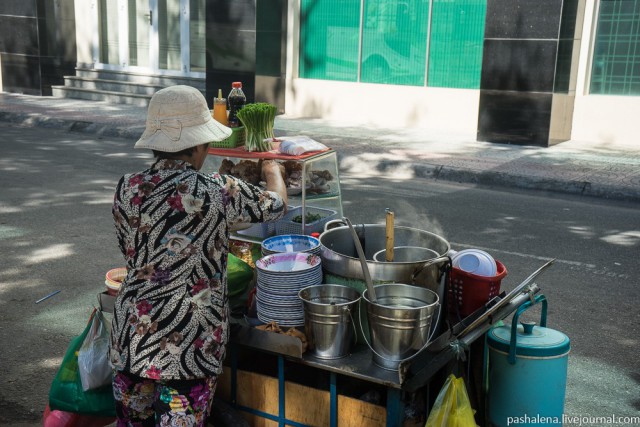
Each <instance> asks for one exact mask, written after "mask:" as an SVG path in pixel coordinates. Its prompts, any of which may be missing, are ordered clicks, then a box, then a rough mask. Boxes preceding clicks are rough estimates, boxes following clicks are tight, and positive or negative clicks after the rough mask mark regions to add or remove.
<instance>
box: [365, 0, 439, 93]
mask: <svg viewBox="0 0 640 427" xmlns="http://www.w3.org/2000/svg"><path fill="white" fill-rule="evenodd" d="M428 24H429V1H428V0H400V1H398V0H366V1H365V10H364V25H363V31H362V69H361V72H360V81H362V82H365V83H385V84H397V85H412V86H424V76H425V63H426V52H427V29H428Z"/></svg>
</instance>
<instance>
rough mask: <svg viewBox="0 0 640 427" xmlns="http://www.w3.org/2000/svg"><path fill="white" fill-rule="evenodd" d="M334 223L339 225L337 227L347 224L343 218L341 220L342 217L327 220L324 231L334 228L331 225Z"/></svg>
mask: <svg viewBox="0 0 640 427" xmlns="http://www.w3.org/2000/svg"><path fill="white" fill-rule="evenodd" d="M336 224H338V226H339V227H344V226H346V225H347V224H346V223H345V222H344V220H343V219H332V220H331V221H327V222H326V223H325V224H324V231H328V230H331V229H332V228H334V227H331V226H332V225H336Z"/></svg>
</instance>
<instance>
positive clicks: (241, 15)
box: [0, 0, 640, 146]
mask: <svg viewBox="0 0 640 427" xmlns="http://www.w3.org/2000/svg"><path fill="white" fill-rule="evenodd" d="M16 29H18V31H16ZM0 31H1V32H2V34H1V35H0V70H1V71H0V73H1V74H2V81H3V85H4V88H3V90H4V91H8V92H21V93H32V94H40V95H49V94H51V89H50V88H51V87H52V86H54V85H59V84H62V82H63V80H62V77H63V75H69V74H73V73H74V70H71V69H70V68H72V67H78V68H82V69H97V70H108V71H115V72H119V73H120V72H121V73H123V75H125V76H126V75H130V76H133V75H153V76H177V77H184V78H189V79H193V81H194V82H195V81H200V82H203V83H204V85H203V87H204V89H203V92H205V94H206V96H207V98H208V99H209V100H211V99H212V98H213V96H214V95H215V94H216V93H217V89H218V88H222V89H223V91H224V92H225V93H226V92H227V91H228V88H229V87H230V84H231V82H232V81H236V80H240V81H242V82H243V84H244V88H245V92H246V93H247V95H248V97H249V99H250V100H251V101H254V100H257V101H267V102H272V103H274V104H276V105H277V106H278V107H279V109H280V111H281V112H283V113H286V114H287V115H289V116H292V117H296V116H303V117H318V118H324V119H330V120H339V121H342V120H344V121H349V122H350V123H355V124H361V125H366V126H380V127H387V128H394V127H398V128H406V127H420V128H425V129H427V130H431V131H433V132H434V134H440V133H441V132H448V133H456V134H458V135H459V136H461V137H465V138H470V139H479V140H490V141H491V140H493V141H496V142H503V143H513V144H524V145H542V146H546V145H551V144H554V143H557V142H561V141H563V140H567V139H573V140H578V141H580V140H584V141H598V142H602V144H603V146H606V144H611V143H616V144H619V143H623V144H637V143H636V138H637V137H636V135H638V134H640V120H638V117H640V0H89V1H88V0H31V1H29V0H23V1H16V0H6V1H3V2H2V4H1V5H0ZM71 57H73V58H72V60H70V58H71ZM70 64H72V66H70ZM25 70H26V71H28V72H24V71H25ZM36 71H37V73H36ZM36 74H37V75H36Z"/></svg>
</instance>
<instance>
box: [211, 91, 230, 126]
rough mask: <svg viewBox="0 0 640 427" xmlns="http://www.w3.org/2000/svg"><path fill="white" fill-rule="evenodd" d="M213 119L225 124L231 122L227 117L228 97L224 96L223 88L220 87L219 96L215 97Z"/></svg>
mask: <svg viewBox="0 0 640 427" xmlns="http://www.w3.org/2000/svg"><path fill="white" fill-rule="evenodd" d="M213 119H214V120H215V121H217V122H219V123H221V124H223V125H225V126H227V125H228V124H229V120H228V118H227V99H226V98H223V97H222V89H218V97H217V98H213Z"/></svg>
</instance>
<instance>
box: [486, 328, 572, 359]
mask: <svg viewBox="0 0 640 427" xmlns="http://www.w3.org/2000/svg"><path fill="white" fill-rule="evenodd" d="M487 339H488V342H489V346H491V347H492V348H494V349H496V350H499V351H502V352H504V353H507V354H508V353H509V347H510V344H511V325H505V326H501V327H499V328H495V329H492V330H490V331H489V333H488V334H487ZM570 348H571V344H570V341H569V337H567V336H566V335H565V334H563V333H562V332H560V331H556V330H554V329H550V328H545V327H542V326H536V325H535V322H522V323H521V324H520V325H518V329H517V332H516V354H517V355H518V356H533V357H553V356H560V355H563V354H565V353H567V352H568V351H569V350H570Z"/></svg>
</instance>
